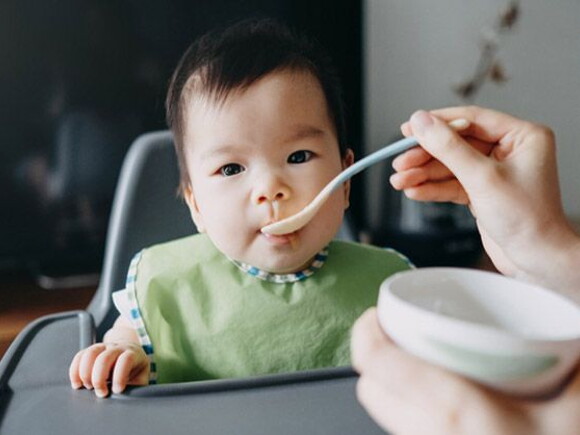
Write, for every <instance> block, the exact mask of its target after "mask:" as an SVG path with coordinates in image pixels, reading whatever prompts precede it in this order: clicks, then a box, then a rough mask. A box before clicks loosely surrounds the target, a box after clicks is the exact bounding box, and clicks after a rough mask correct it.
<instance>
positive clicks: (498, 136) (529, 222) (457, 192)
mask: <svg viewBox="0 0 580 435" xmlns="http://www.w3.org/2000/svg"><path fill="white" fill-rule="evenodd" d="M457 118H465V119H467V120H468V121H469V122H470V126H469V127H468V128H467V129H466V130H463V131H461V133H460V134H459V133H457V132H455V131H453V130H452V129H451V128H449V126H448V125H447V122H449V121H451V120H453V119H457ZM401 129H402V131H403V134H404V135H406V136H409V135H413V136H415V137H417V138H418V140H419V143H420V144H421V148H415V149H412V150H410V151H408V152H406V153H405V154H402V155H400V156H399V157H398V158H396V159H395V160H394V161H393V167H394V168H395V170H396V173H395V174H393V176H392V177H391V184H392V185H393V187H394V188H395V189H399V190H404V192H405V194H406V195H407V196H408V197H409V198H412V199H416V200H420V201H451V202H455V203H458V204H467V205H469V207H470V209H471V211H472V213H473V214H474V216H475V217H476V219H477V225H478V229H479V231H480V234H481V237H482V241H483V244H484V247H485V249H486V251H487V253H488V254H489V256H490V258H491V260H492V261H493V263H494V265H495V266H496V267H497V268H498V270H500V271H501V272H502V273H504V274H506V275H510V276H514V277H517V278H521V279H525V280H527V281H531V282H535V283H537V284H541V285H545V286H548V287H552V288H554V289H556V290H559V291H562V292H564V293H568V295H569V296H573V297H576V298H578V297H579V295H580V274H578V273H577V272H576V271H575V267H574V266H573V264H574V263H576V264H577V263H578V261H580V238H579V237H578V235H577V234H576V233H575V232H574V230H573V229H572V227H571V226H570V224H569V223H568V221H567V220H566V217H565V215H564V211H563V207H562V202H561V196H560V189H559V184H558V174H557V167H556V153H555V140H554V135H553V133H552V131H551V130H550V129H549V128H547V127H544V126H541V125H538V124H534V123H531V122H528V121H523V120H520V119H517V118H514V117H512V116H509V115H507V114H504V113H500V112H496V111H493V110H488V109H483V108H479V107H455V108H447V109H440V110H435V111H432V112H425V111H418V112H416V113H415V114H413V116H412V117H411V119H410V121H409V122H407V123H405V124H403V125H402V127H401Z"/></svg>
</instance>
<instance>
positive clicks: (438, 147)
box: [409, 110, 489, 188]
mask: <svg viewBox="0 0 580 435" xmlns="http://www.w3.org/2000/svg"><path fill="white" fill-rule="evenodd" d="M409 122H410V125H411V128H412V130H413V135H414V136H415V137H416V138H417V140H418V142H419V144H420V145H421V147H423V148H424V149H425V150H426V151H427V152H428V153H429V154H431V155H432V156H433V157H435V158H436V159H437V160H439V161H441V162H442V163H443V164H444V165H445V166H447V168H449V170H450V171H451V172H453V174H454V175H455V176H456V177H457V178H458V180H459V181H460V182H461V184H463V185H464V186H465V187H467V188H469V185H471V184H472V183H475V182H476V181H477V180H476V179H475V172H479V170H480V169H482V168H483V167H485V166H487V165H488V164H489V161H488V159H487V158H486V157H485V156H484V155H483V154H481V153H480V152H479V151H477V150H476V149H474V148H473V147H472V146H471V145H469V143H467V142H466V141H465V140H464V139H463V138H462V137H461V136H460V135H459V134H458V133H457V132H455V131H454V130H453V129H452V128H451V127H450V126H449V125H448V124H447V123H445V122H444V121H442V120H441V119H439V118H437V117H436V116H433V115H432V114H430V113H429V112H426V111H424V110H419V111H417V112H415V113H413V115H412V116H411V119H410V120H409Z"/></svg>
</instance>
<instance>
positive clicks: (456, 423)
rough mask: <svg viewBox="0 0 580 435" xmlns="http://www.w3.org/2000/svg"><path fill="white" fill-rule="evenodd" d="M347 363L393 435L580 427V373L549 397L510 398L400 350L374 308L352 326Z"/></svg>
mask: <svg viewBox="0 0 580 435" xmlns="http://www.w3.org/2000/svg"><path fill="white" fill-rule="evenodd" d="M352 361H353V366H354V368H355V369H356V370H357V371H358V372H359V373H360V378H359V381H358V384H357V396H358V399H359V401H360V402H361V404H362V405H363V406H364V407H365V408H366V410H367V411H368V413H369V414H370V416H371V417H372V418H373V419H374V420H375V421H376V422H377V423H378V424H379V425H380V426H381V427H382V428H383V429H385V430H387V431H390V432H392V433H394V434H397V435H406V434H409V435H411V434H412V435H418V434H431V435H439V434H441V435H444V434H445V435H447V434H455V435H462V434H469V435H479V434H482V435H495V434H498V435H499V434H502V435H503V434H511V435H518V434H526V435H533V434H577V433H578V428H579V427H580V412H579V410H580V370H579V371H577V372H576V374H575V378H574V379H572V381H571V382H570V384H569V385H568V387H567V389H566V390H565V391H564V392H562V393H561V394H560V395H559V396H558V397H556V398H554V399H552V400H549V401H543V402H542V401H531V400H524V399H517V398H513V397H508V396H505V395H503V394H501V393H498V392H494V391H491V390H488V389H487V388H484V387H482V386H479V385H478V384H475V383H473V382H471V381H469V380H467V379H465V378H463V377H461V376H459V375H456V374H454V373H451V372H449V371H447V370H445V369H443V368H440V367H437V366H434V365H431V364H428V363H426V362H424V361H423V360H421V359H419V358H416V357H414V356H412V355H410V354H408V353H406V352H405V351H403V350H401V349H399V348H398V347H397V346H396V345H395V344H394V343H393V342H392V341H391V340H390V339H389V337H388V336H387V335H385V334H384V333H383V331H382V330H381V328H380V326H379V323H378V320H377V315H376V309H374V308H371V309H369V310H368V311H367V312H365V313H364V314H363V315H362V316H361V317H360V318H359V320H358V321H357V322H356V324H355V326H354V329H353V336H352Z"/></svg>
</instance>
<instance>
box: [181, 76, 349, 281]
mask: <svg viewBox="0 0 580 435" xmlns="http://www.w3.org/2000/svg"><path fill="white" fill-rule="evenodd" d="M185 157H186V162H187V167H188V172H189V177H190V180H191V189H190V190H189V191H187V192H186V200H187V203H188V205H189V208H190V210H191V214H192V217H193V219H194V221H195V223H196V225H197V227H198V229H199V230H200V231H205V232H207V234H208V236H209V237H210V238H211V239H212V241H213V242H214V244H215V245H216V247H217V248H218V249H219V250H220V251H222V252H223V253H224V254H226V255H227V256H229V257H230V258H233V259H235V260H238V261H242V262H245V263H248V264H250V265H252V266H255V267H258V268H260V269H262V270H266V271H269V272H274V273H290V272H296V271H298V270H301V269H302V268H304V267H305V266H307V265H308V264H309V263H310V261H311V260H312V258H313V257H314V255H315V254H316V253H317V252H318V251H319V250H320V249H321V248H323V247H324V246H325V245H326V244H327V243H328V242H329V241H330V240H331V239H332V238H333V237H334V235H335V234H336V232H337V231H338V229H339V227H340V225H341V222H342V218H343V214H344V210H345V209H346V208H347V207H348V193H349V186H348V184H345V185H344V186H343V187H342V188H341V189H338V190H337V191H335V193H334V194H333V195H332V197H331V198H330V199H329V200H328V201H326V203H325V205H324V206H323V207H322V209H321V210H320V211H319V212H318V214H317V215H316V217H315V218H314V219H312V221H311V222H310V223H309V224H308V225H306V226H305V227H304V228H302V229H300V230H298V231H296V232H295V233H292V234H287V235H282V236H272V235H266V234H263V233H262V232H261V231H260V229H261V228H262V227H263V226H265V225H267V224H269V223H271V222H273V221H275V220H279V219H282V218H284V217H287V216H290V215H292V214H294V213H297V212H298V211H300V210H301V209H302V208H303V207H304V206H306V205H307V204H308V203H309V202H310V201H311V200H312V199H313V198H314V197H315V196H316V194H317V193H318V192H319V191H320V190H321V189H322V188H323V187H324V186H325V185H326V183H328V182H329V181H330V180H331V179H332V178H334V176H336V175H337V174H338V173H339V172H340V171H341V170H342V169H343V168H344V167H346V166H348V165H350V164H352V160H353V157H352V153H351V152H350V151H349V153H348V155H347V157H346V158H345V159H344V160H343V159H341V156H340V153H339V148H338V143H337V138H336V134H335V132H334V128H333V124H332V122H331V119H330V116H329V113H328V110H327V106H326V101H325V98H324V94H323V91H322V89H321V87H320V84H319V83H318V81H317V80H316V79H315V78H314V77H313V76H312V75H311V74H308V73H302V72H290V71H281V72H275V73H271V74H269V75H267V76H265V77H264V78H262V79H261V80H259V81H257V82H256V83H254V84H253V85H252V86H250V87H249V88H248V89H246V90H244V91H240V92H234V93H232V94H231V95H229V97H228V98H227V100H226V101H225V103H223V104H219V103H215V102H211V101H205V102H199V101H196V102H194V103H191V105H190V106H189V107H188V108H187V119H186V131H185ZM273 201H276V204H277V207H276V206H274V205H273ZM276 208H277V209H278V213H277V212H276Z"/></svg>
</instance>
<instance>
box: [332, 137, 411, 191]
mask: <svg viewBox="0 0 580 435" xmlns="http://www.w3.org/2000/svg"><path fill="white" fill-rule="evenodd" d="M417 144H418V142H417V139H415V138H414V137H407V138H405V139H401V140H398V141H397V142H394V143H392V144H391V145H387V146H386V147H384V148H381V149H380V150H378V151H375V152H374V153H372V154H369V155H368V156H366V157H365V158H363V159H361V160H359V161H358V162H356V163H355V164H353V165H351V166H349V167H348V168H346V169H345V170H344V171H342V172H341V173H340V174H338V175H337V176H336V177H334V179H332V181H330V183H329V186H330V185H332V187H330V188H329V190H330V191H334V190H335V189H336V188H337V187H338V186H340V185H341V184H342V183H344V182H345V181H346V180H348V179H349V178H351V177H352V176H354V175H356V174H358V173H359V172H361V171H363V170H365V169H366V168H368V167H369V166H372V165H374V164H375V163H377V162H379V161H381V160H383V159H386V158H389V157H391V156H394V155H395V154H399V153H402V152H404V151H407V150H408V149H409V148H413V147H414V146H416V145H417ZM324 190H326V189H324Z"/></svg>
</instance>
